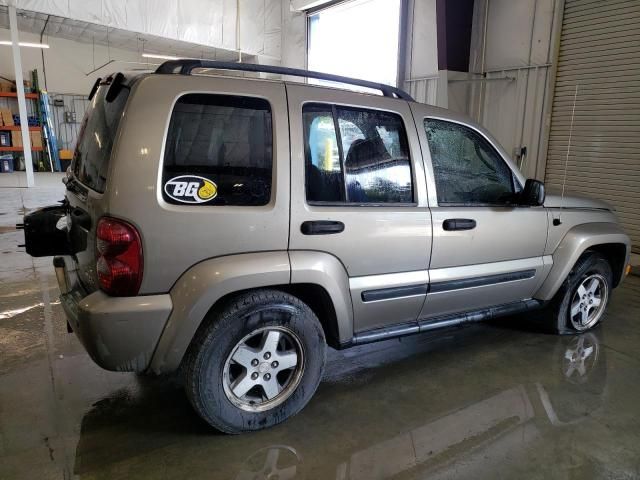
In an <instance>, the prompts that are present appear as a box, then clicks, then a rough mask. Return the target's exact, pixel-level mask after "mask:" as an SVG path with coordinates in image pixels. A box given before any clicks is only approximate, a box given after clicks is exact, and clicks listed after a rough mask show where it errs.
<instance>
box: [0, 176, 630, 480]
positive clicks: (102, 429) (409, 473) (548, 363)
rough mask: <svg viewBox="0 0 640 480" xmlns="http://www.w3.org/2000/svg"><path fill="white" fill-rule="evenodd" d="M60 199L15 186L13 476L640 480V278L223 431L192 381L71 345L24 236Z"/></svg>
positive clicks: (396, 355) (2, 385)
mask: <svg viewBox="0 0 640 480" xmlns="http://www.w3.org/2000/svg"><path fill="white" fill-rule="evenodd" d="M61 195H62V191H61V189H60V187H58V186H55V187H52V188H39V189H36V190H35V191H34V190H26V189H2V188H0V306H1V308H0V478H1V479H7V480H8V479H14V478H21V479H22V478H38V479H46V478H55V479H62V478H64V479H68V478H108V479H120V478H122V479H131V478H171V479H173V478H190V479H198V478H203V479H204V478H206V479H219V478H220V479H222V478H231V479H233V478H237V479H270V480H275V479H280V480H285V479H293V478H296V479H298V478H306V479H337V480H347V479H350V480H372V479H379V478H403V479H413V478H421V479H424V478H430V479H431V478H435V479H445V478H447V479H454V478H455V479H459V478H473V479H485V478H486V479H498V478H504V479H513V478H536V479H538V478H539V479H544V480H549V479H556V478H558V479H589V478H615V479H631V478H640V368H639V367H640V351H639V349H638V345H640V325H638V323H639V322H640V278H638V277H629V278H628V279H627V280H626V282H625V284H624V285H623V287H621V288H620V289H618V290H616V291H615V293H614V295H613V299H612V302H611V305H610V307H609V310H608V313H607V316H606V319H605V321H604V324H603V325H602V326H601V327H600V328H598V329H596V330H595V331H593V332H591V333H587V334H585V335H582V336H576V337H556V336H550V335H544V334H540V333H537V332H535V331H532V330H530V329H528V328H527V327H526V326H525V325H524V324H523V321H522V319H520V318H515V317H514V318H510V319H506V320H504V321H502V322H499V323H495V324H491V325H477V326H474V327H470V328H466V329H461V330H456V331H454V332H446V333H440V334H438V335H434V334H431V335H430V336H415V337H407V338H405V339H402V340H401V341H398V340H393V341H387V342H383V343H378V344H374V345H368V346H363V347H358V348H356V349H353V350H346V351H343V352H334V351H331V352H330V355H329V364H328V367H327V373H326V376H325V378H324V381H323V383H322V384H321V386H320V388H319V390H318V392H317V394H316V396H315V397H314V398H313V399H312V401H311V403H310V404H309V405H308V406H307V408H306V409H304V410H303V411H302V412H301V413H300V414H299V415H298V416H296V417H294V418H293V419H291V420H289V421H288V422H286V423H284V424H282V425H280V426H278V427H276V428H273V429H271V430H267V431H263V432H259V433H255V434H249V435H242V436H236V437H230V436H224V435H220V434H217V433H215V432H212V431H211V430H210V429H208V428H207V427H206V426H205V425H204V424H203V422H202V421H200V419H199V418H198V417H197V416H196V415H195V413H193V411H192V410H191V408H190V406H189V404H188V402H187V400H186V398H185V396H184V395H183V393H182V390H181V388H180V386H179V384H178V382H177V380H176V379H175V378H146V377H139V376H136V375H134V374H122V373H112V372H106V371H103V370H101V369H100V368H99V367H97V366H96V365H94V364H93V363H92V361H91V360H90V359H89V357H88V356H87V355H86V353H85V352H84V351H83V349H82V347H81V346H80V345H79V343H78V341H77V340H76V339H75V337H74V336H73V335H72V334H71V335H70V334H67V333H66V329H65V321H64V315H63V312H62V310H61V307H60V305H59V304H58V303H57V300H56V298H57V286H56V283H55V277H54V275H53V270H52V267H51V265H50V259H42V260H36V261H32V259H31V258H30V257H27V256H26V255H25V254H24V253H22V252H20V251H19V249H18V248H17V244H18V243H20V242H21V241H22V239H21V236H22V234H21V233H20V232H16V231H13V229H12V227H11V226H12V225H13V224H15V222H16V221H17V220H18V219H19V215H21V214H22V212H23V211H24V210H26V209H29V208H33V207H35V206H37V204H39V203H41V204H47V203H54V202H55V201H56V200H58V199H60V198H61Z"/></svg>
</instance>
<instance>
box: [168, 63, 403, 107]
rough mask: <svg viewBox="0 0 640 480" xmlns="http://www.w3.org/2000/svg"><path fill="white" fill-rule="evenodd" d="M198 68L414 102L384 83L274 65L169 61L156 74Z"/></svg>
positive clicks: (183, 71)
mask: <svg viewBox="0 0 640 480" xmlns="http://www.w3.org/2000/svg"><path fill="white" fill-rule="evenodd" d="M196 68H212V69H219V70H237V71H242V72H261V73H274V74H278V75H291V76H293V77H305V78H317V79H320V80H328V81H330V82H338V83H346V84H349V85H357V86H360V87H366V88H371V89H374V90H379V91H381V92H382V94H383V95H384V96H385V97H394V98H401V99H402V100H407V101H409V102H412V101H413V98H411V95H409V94H408V93H407V92H405V91H404V90H401V89H399V88H397V87H392V86H391V85H385V84H384V83H376V82H369V81H367V80H359V79H357V78H349V77H343V76H341V75H333V74H331V73H322V72H314V71H313V70H302V69H300V68H286V67H277V66H273V65H256V64H254V63H235V62H217V61H213V60H198V59H182V60H169V61H167V62H164V63H163V64H162V65H160V66H159V67H158V69H157V70H156V73H163V74H169V73H177V74H180V75H190V74H191V72H192V71H193V70H195V69H196Z"/></svg>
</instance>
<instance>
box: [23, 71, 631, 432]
mask: <svg viewBox="0 0 640 480" xmlns="http://www.w3.org/2000/svg"><path fill="white" fill-rule="evenodd" d="M204 68H206V69H217V70H223V71H226V72H228V71H230V70H237V71H241V72H245V74H246V72H264V73H270V74H284V75H288V76H300V77H310V78H320V79H323V80H328V81H338V82H342V83H349V84H352V85H357V86H360V87H368V88H370V89H375V90H378V91H380V92H381V93H382V95H377V94H373V93H370V94H369V93H358V92H354V91H350V90H343V89H338V88H330V87H326V86H319V85H309V84H305V83H295V82H289V81H282V80H268V79H260V78H253V77H252V78H246V77H239V76H237V75H236V76H234V75H230V74H229V73H227V74H226V75H205V74H203V73H202V69H204ZM198 72H200V74H198ZM89 98H90V100H91V102H90V107H89V109H88V111H87V113H86V115H85V118H84V120H83V122H82V129H81V133H80V136H79V138H78V143H77V147H76V150H75V155H74V159H73V163H72V166H71V167H70V169H69V171H68V173H67V178H66V179H65V183H66V198H65V200H64V201H63V202H62V204H61V205H57V206H52V207H47V208H44V209H41V210H38V211H35V212H33V213H30V214H28V215H26V216H25V221H24V222H25V223H24V229H25V237H26V250H27V252H28V253H29V254H31V255H33V256H54V257H55V258H54V260H53V263H54V267H55V272H56V275H57V279H58V283H59V286H60V290H61V303H62V306H63V308H64V310H65V312H66V315H67V318H68V325H69V328H70V329H71V330H73V331H74V332H75V333H76V335H77V336H78V337H79V339H80V341H81V342H82V344H83V345H84V347H85V348H86V350H87V351H88V353H89V355H90V356H91V357H92V358H93V360H94V361H95V362H96V363H97V364H98V365H100V366H101V367H103V368H105V369H108V370H115V371H133V372H148V373H155V374H161V373H165V372H172V371H176V370H178V369H180V371H181V374H182V376H183V379H184V386H185V390H186V394H187V396H188V397H189V399H190V401H191V403H192V405H193V407H194V408H195V410H196V411H197V412H198V413H199V415H200V416H201V417H202V418H203V419H204V420H205V421H206V422H208V423H209V424H210V425H212V426H214V427H215V428H217V429H219V430H221V431H223V432H228V433H240V432H245V431H251V430H258V429H262V428H265V427H269V426H272V425H275V424H277V423H279V422H282V421H283V420H285V419H287V418H288V417H291V416H292V415H294V414H296V413H297V412H299V411H300V410H301V409H302V408H303V407H304V406H305V405H306V404H307V402H308V401H309V400H310V398H311V397H312V395H313V394H314V392H315V390H316V388H317V387H318V384H319V383H320V380H321V377H322V373H323V365H324V362H325V351H326V347H327V345H329V346H331V347H333V348H346V347H349V346H353V345H359V344H363V343H367V342H373V341H377V340H384V339H389V338H393V337H399V336H402V335H409V334H415V333H419V332H426V331H430V330H435V329H440V328H445V327H451V326H454V325H461V324H464V323H469V322H476V321H481V320H485V319H490V318H495V317H498V316H504V315H511V314H515V313H519V312H526V311H531V310H533V309H540V312H539V314H537V317H538V318H537V319H538V320H539V321H540V322H541V324H542V323H544V326H545V327H546V328H547V329H550V330H553V331H554V332H556V333H560V334H570V333H580V332H584V331H586V330H588V329H590V328H593V327H594V326H595V325H597V324H598V323H599V322H600V321H601V320H602V318H603V314H604V311H605V308H606V306H607V302H608V300H609V298H610V295H611V291H612V289H613V288H615V287H616V286H617V285H618V284H619V283H620V282H621V281H622V279H623V278H624V276H625V274H626V273H628V268H627V265H628V262H629V254H630V239H629V237H628V236H627V235H626V234H625V233H624V231H623V230H622V228H621V227H620V225H619V224H618V222H617V220H616V217H615V215H614V213H613V211H612V208H611V207H609V206H608V205H607V204H605V203H602V202H600V201H596V200H591V199H587V198H580V197H573V196H563V197H561V196H556V195H550V194H549V195H546V196H545V191H544V185H543V184H542V183H541V182H539V181H536V180H531V179H530V180H527V179H525V178H523V176H522V174H521V173H520V171H519V170H518V168H517V167H516V166H515V165H514V164H513V162H512V161H511V160H510V159H509V157H508V155H507V154H506V153H505V151H504V150H503V149H502V148H501V147H500V145H498V143H497V142H496V141H495V140H494V139H493V137H492V136H491V135H490V134H489V133H488V132H487V131H486V130H484V129H483V128H481V127H480V126H478V125H477V124H475V123H474V122H472V121H471V120H470V119H468V118H467V117H465V116H463V115H460V114H457V113H454V112H451V111H448V110H444V109H441V108H436V107H433V106H429V105H423V104H420V103H416V102H415V101H413V100H412V99H411V97H410V96H409V95H407V94H406V93H405V92H403V91H402V90H399V89H397V88H394V87H390V86H386V85H380V84H375V83H371V82H366V81H362V80H355V79H348V78H343V77H337V76H333V75H326V74H320V73H317V72H310V71H305V70H294V69H287V68H280V67H272V66H264V65H248V64H235V63H223V62H209V61H201V60H176V61H169V62H165V63H164V64H163V65H161V66H160V67H159V68H158V69H157V71H155V72H154V73H144V74H138V75H135V76H129V75H125V74H123V73H118V74H114V75H112V76H109V77H108V78H105V79H102V80H98V81H97V82H96V84H95V86H94V88H93V89H92V91H91V93H90V96H89Z"/></svg>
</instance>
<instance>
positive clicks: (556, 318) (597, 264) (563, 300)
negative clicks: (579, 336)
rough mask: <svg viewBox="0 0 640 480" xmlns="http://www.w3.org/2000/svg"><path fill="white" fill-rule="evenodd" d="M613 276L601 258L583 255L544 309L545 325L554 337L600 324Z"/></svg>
mask: <svg viewBox="0 0 640 480" xmlns="http://www.w3.org/2000/svg"><path fill="white" fill-rule="evenodd" d="M612 279H613V273H612V271H611V265H610V264H609V262H608V261H607V259H606V258H605V257H603V256H602V255H600V254H599V253H597V252H589V251H588V252H586V253H585V254H583V255H582V256H581V257H580V258H579V259H578V261H577V262H576V265H575V266H574V267H573V269H572V270H571V272H570V273H569V276H568V277H567V279H566V280H565V281H564V283H563V284H562V286H561V287H560V290H559V291H558V293H556V295H555V297H554V298H553V300H552V301H551V303H550V305H549V307H548V308H547V312H546V314H547V316H548V318H547V324H548V326H549V328H550V329H551V330H552V331H553V332H555V333H558V334H561V335H567V334H576V333H582V332H586V331H587V330H591V329H592V328H594V327H595V326H596V325H598V324H599V323H600V322H601V321H602V316H603V315H604V312H605V310H606V308H607V304H608V303H609V298H610V297H611V289H612V287H611V286H612Z"/></svg>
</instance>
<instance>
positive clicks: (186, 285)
mask: <svg viewBox="0 0 640 480" xmlns="http://www.w3.org/2000/svg"><path fill="white" fill-rule="evenodd" d="M290 279H291V267H290V264H289V255H288V254H287V252H286V251H285V252H282V251H278V252H260V253H247V254H241V255H229V256H225V257H218V258H213V259H211V260H205V261H204V262H201V263H198V264H197V265H194V266H193V267H191V268H190V269H189V270H187V271H186V272H185V273H183V274H182V276H181V277H180V278H179V279H178V281H177V282H176V283H175V285H174V286H173V288H172V289H171V291H170V295H171V301H172V303H173V310H172V312H171V315H170V316H169V320H168V321H167V324H166V326H165V328H164V331H163V332H162V335H161V336H160V340H159V342H158V346H157V348H156V351H155V352H154V355H153V358H152V360H151V367H150V368H151V370H152V371H153V372H156V373H162V372H170V371H173V370H175V369H177V368H178V366H179V365H180V362H181V361H182V357H183V356H184V354H185V352H186V351H187V348H188V346H189V344H190V343H191V340H192V338H193V336H194V335H195V333H196V330H197V329H198V327H199V326H200V324H201V323H202V320H203V319H204V317H205V315H206V314H207V312H208V311H209V309H210V308H211V306H212V305H214V304H215V303H216V302H217V301H218V300H219V299H220V298H222V297H223V296H225V295H227V294H229V293H233V292H237V291H240V290H246V289H249V288H260V287H268V286H272V285H286V284H288V283H289V282H290Z"/></svg>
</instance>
